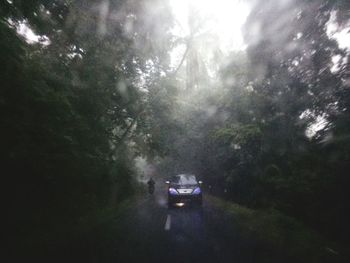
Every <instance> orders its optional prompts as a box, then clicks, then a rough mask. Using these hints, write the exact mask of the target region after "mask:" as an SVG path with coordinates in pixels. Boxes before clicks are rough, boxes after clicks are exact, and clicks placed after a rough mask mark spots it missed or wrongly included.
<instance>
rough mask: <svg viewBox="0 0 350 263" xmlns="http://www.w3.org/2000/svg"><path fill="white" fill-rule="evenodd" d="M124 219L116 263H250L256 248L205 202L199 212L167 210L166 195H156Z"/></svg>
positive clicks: (182, 209) (136, 205) (192, 208)
mask: <svg viewBox="0 0 350 263" xmlns="http://www.w3.org/2000/svg"><path fill="white" fill-rule="evenodd" d="M125 218H126V219H125V222H124V226H123V229H124V239H123V241H122V242H121V243H120V244H118V246H117V247H118V248H119V249H118V251H117V252H116V254H117V257H118V259H119V261H118V262H139V261H140V260H141V261H142V262H212V261H214V260H215V261H217V262H253V261H252V260H253V259H252V253H251V252H252V250H253V249H254V247H255V245H254V244H253V243H251V242H247V241H246V240H243V239H242V238H241V237H239V236H237V235H236V233H235V230H234V229H233V227H234V226H233V224H231V223H230V222H229V220H230V219H229V218H227V217H226V216H225V214H224V213H223V212H222V211H221V212H220V211H215V209H214V208H213V207H212V206H211V204H210V203H209V202H208V201H206V200H205V199H204V204H203V207H201V208H199V207H189V206H187V205H185V206H183V207H179V208H172V209H168V207H167V200H166V196H165V194H164V193H156V194H155V195H154V196H148V197H146V198H145V199H141V200H138V201H137V203H136V204H135V207H134V208H133V209H131V210H130V212H129V214H128V216H126V217H125ZM254 262H255V261H254Z"/></svg>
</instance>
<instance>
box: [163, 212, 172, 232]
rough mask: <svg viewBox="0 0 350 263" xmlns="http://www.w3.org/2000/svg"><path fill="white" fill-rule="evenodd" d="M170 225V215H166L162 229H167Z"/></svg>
mask: <svg viewBox="0 0 350 263" xmlns="http://www.w3.org/2000/svg"><path fill="white" fill-rule="evenodd" d="M170 227H171V215H167V217H166V221H165V226H164V230H165V231H168V230H170Z"/></svg>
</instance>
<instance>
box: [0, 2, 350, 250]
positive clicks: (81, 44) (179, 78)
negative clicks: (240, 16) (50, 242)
mask: <svg viewBox="0 0 350 263" xmlns="http://www.w3.org/2000/svg"><path fill="white" fill-rule="evenodd" d="M249 2H250V3H251V4H252V10H251V13H250V15H249V17H248V19H247V21H246V23H245V26H244V29H243V32H244V37H245V41H246V43H247V49H246V50H245V51H240V52H238V51H237V52H231V53H230V54H229V55H223V54H222V53H220V52H219V51H218V52H217V55H216V56H215V57H214V59H213V60H212V61H211V62H210V63H211V64H210V65H208V64H205V63H204V62H203V63H202V62H201V57H203V56H205V54H200V53H199V52H200V51H201V50H205V49H204V48H198V45H205V43H203V41H201V39H203V35H204V38H205V34H204V33H202V32H200V33H201V34H196V32H192V31H191V33H192V35H191V36H189V37H188V38H186V39H180V38H178V39H176V38H175V37H174V36H173V35H172V33H171V30H170V29H171V28H172V26H173V19H172V15H171V12H170V9H169V6H168V4H167V1H162V0H147V1H134V0H114V1H108V0H77V1H69V0H54V1H48V0H12V1H9V0H8V1H6V0H3V1H1V2H0V59H1V63H0V65H1V68H0V80H1V87H0V119H1V124H0V125H1V126H0V145H1V148H0V160H1V164H2V173H1V174H2V185H3V188H4V189H5V191H3V192H4V194H5V196H6V197H7V206H6V209H5V211H6V212H5V214H6V218H7V219H8V225H9V226H13V227H12V228H8V229H9V230H10V232H11V233H9V236H12V238H13V240H11V239H10V241H9V244H10V245H11V242H13V243H14V242H18V240H22V242H23V244H22V245H23V247H27V249H29V250H30V246H29V247H28V244H29V243H31V241H32V240H35V239H40V238H42V240H43V243H45V241H46V238H47V239H49V238H48V237H46V236H45V235H46V234H47V233H48V232H50V231H53V230H52V229H56V228H57V229H59V230H56V232H55V233H57V232H59V231H60V229H61V228H66V227H67V226H68V225H69V226H70V227H72V229H74V227H75V226H76V225H79V222H80V223H81V222H82V221H84V218H85V219H86V215H88V214H89V213H91V211H94V210H101V209H102V208H106V207H111V206H112V207H113V206H115V205H118V202H119V201H120V200H121V199H123V198H125V197H127V196H130V195H131V194H132V192H133V190H134V183H135V182H134V177H133V176H132V175H133V174H134V172H135V167H134V160H135V157H136V156H143V157H145V159H147V160H148V161H149V162H154V163H156V164H157V165H158V170H157V171H158V174H159V175H161V176H168V175H171V174H174V173H179V172H185V171H187V172H192V173H196V174H198V175H199V176H200V177H202V179H203V181H204V182H205V184H204V185H205V188H207V190H208V191H211V192H212V193H213V194H217V195H220V196H222V197H223V196H224V197H225V198H227V199H231V200H234V201H235V202H238V203H242V204H245V205H248V206H251V207H254V208H273V209H278V210H281V211H282V212H284V213H286V214H289V215H291V216H294V217H297V218H300V219H301V220H303V221H304V222H306V223H307V224H309V225H310V226H312V227H314V228H318V229H320V230H321V231H322V232H323V233H325V234H327V235H329V236H330V237H332V238H335V239H338V240H342V241H346V242H349V236H350V233H349V227H348V222H349V220H350V218H349V216H348V215H347V212H348V210H349V208H350V207H349V203H348V200H350V196H349V190H348V188H349V187H350V180H349V176H348V171H349V170H350V93H349V92H350V86H349V85H350V79H349V77H350V75H349V72H350V68H349V61H350V57H349V56H350V49H349V48H341V47H340V46H339V43H338V42H337V40H336V39H334V38H332V37H331V35H330V34H329V32H328V31H329V25H330V23H333V25H336V26H337V28H338V29H344V28H348V27H349V17H348V14H349V13H348V10H349V9H350V6H349V2H348V1H341V0H338V1H326V0H318V1H317V0H314V1H307V0H295V1H277V0H268V1H249ZM193 20H195V18H194V19H193ZM192 22H193V23H195V21H192ZM23 29H24V31H23ZM26 29H27V31H28V30H33V32H34V33H35V37H34V38H35V39H34V40H33V39H32V40H31V39H30V38H28V36H27V37H26V36H25V30H26ZM23 32H24V33H23ZM198 36H200V37H202V38H199V37H198ZM209 37H212V38H213V36H208V38H209ZM179 43H180V44H183V43H185V44H186V45H187V47H186V51H185V52H184V54H183V57H182V59H180V64H179V65H177V66H176V67H175V68H171V67H170V64H171V63H170V62H171V61H170V53H171V51H172V48H173V47H175V46H176V45H178V44H179ZM203 61H204V59H203ZM201 63H202V64H201ZM209 68H210V69H209ZM213 69H218V70H217V71H216V72H215V74H212V75H214V77H213V76H212V75H211V76H209V73H208V72H209V71H213ZM96 218H99V216H96ZM38 233H46V234H45V235H43V236H40V234H38ZM38 236H40V238H38ZM30 237H32V238H33V239H30ZM38 246H40V245H38Z"/></svg>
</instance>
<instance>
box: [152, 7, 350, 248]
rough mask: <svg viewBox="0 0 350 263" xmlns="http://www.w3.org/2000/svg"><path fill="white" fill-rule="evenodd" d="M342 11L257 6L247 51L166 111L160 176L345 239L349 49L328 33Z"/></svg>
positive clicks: (341, 22) (344, 20)
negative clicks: (182, 177)
mask: <svg viewBox="0 0 350 263" xmlns="http://www.w3.org/2000/svg"><path fill="white" fill-rule="evenodd" d="M253 2H254V1H253ZM348 10H349V4H348V2H347V1H287V2H285V1H281V2H279V1H255V2H254V4H253V9H252V12H251V13H250V15H249V17H248V19H247V21H246V24H245V26H244V30H243V32H244V35H245V40H246V42H247V43H248V47H247V51H246V52H234V53H232V54H231V55H230V56H229V57H226V58H224V61H225V63H223V64H219V65H218V66H219V68H220V71H219V72H218V76H217V79H216V80H215V81H213V82H211V83H210V82H208V83H207V85H203V84H202V86H201V88H200V89H196V88H194V87H193V88H192V89H191V90H189V89H188V88H187V89H186V90H185V91H181V88H180V92H179V94H180V95H178V96H177V97H176V98H177V100H178V103H177V105H176V107H171V106H170V105H168V114H169V116H171V117H172V119H171V124H172V125H173V126H174V127H176V132H170V133H169V132H166V133H163V134H160V138H159V140H160V141H166V142H167V143H166V148H165V149H164V150H166V152H167V154H165V156H166V157H164V160H163V162H162V163H161V164H160V168H159V169H160V171H162V172H164V173H168V174H171V173H173V172H174V170H175V171H176V172H181V171H189V172H194V173H197V174H199V175H200V176H202V178H203V179H204V181H205V182H206V186H207V187H208V190H210V191H212V192H213V193H216V194H219V195H221V196H226V197H227V198H230V199H232V200H234V201H236V202H239V203H242V204H246V205H249V206H252V207H257V208H276V209H279V210H282V211H284V212H285V213H287V214H289V215H292V216H295V217H298V218H300V219H302V220H303V221H304V222H306V223H308V224H309V225H311V226H312V227H315V228H318V229H322V231H323V232H324V233H326V234H328V235H330V236H332V237H336V238H339V239H342V240H347V241H349V240H348V237H349V227H348V226H347V222H348V221H349V217H348V216H347V211H348V210H349V203H348V202H347V201H346V200H349V198H350V196H349V191H348V188H349V186H350V181H349V176H348V170H349V169H350V167H349V164H350V162H349V161H350V160H349V156H350V155H349V154H350V152H349V149H350V147H349V143H350V141H349V72H350V71H349V63H348V61H349V55H350V53H349V49H346V48H340V47H339V45H338V42H337V40H335V39H334V38H332V37H331V36H330V34H329V32H328V30H329V29H328V28H329V23H334V24H336V25H337V26H338V27H339V28H346V26H348V23H349V18H348V17H347V15H346V14H345V13H346V12H348ZM334 58H338V62H334ZM213 63H214V62H213ZM211 66H212V65H211ZM185 77H187V76H185ZM177 81H178V82H177V85H178V86H181V80H179V79H178V80H177ZM159 104H161V105H163V106H165V105H166V100H164V101H163V102H162V101H159ZM164 114H165V113H164V112H163V113H162V114H161V115H159V116H158V118H159V120H158V122H159V123H162V124H161V125H162V127H163V130H166V131H168V129H169V128H168V127H169V123H168V122H166V123H165V124H164V121H163V120H164V119H165V118H164V117H163V116H164ZM155 118H157V116H155ZM161 130H162V129H161ZM169 137H170V138H171V139H169Z"/></svg>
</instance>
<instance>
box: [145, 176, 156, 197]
mask: <svg viewBox="0 0 350 263" xmlns="http://www.w3.org/2000/svg"><path fill="white" fill-rule="evenodd" d="M147 184H148V192H149V193H150V194H153V192H154V185H155V184H156V183H155V182H154V180H153V179H152V177H151V178H150V179H149V180H148V182H147Z"/></svg>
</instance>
